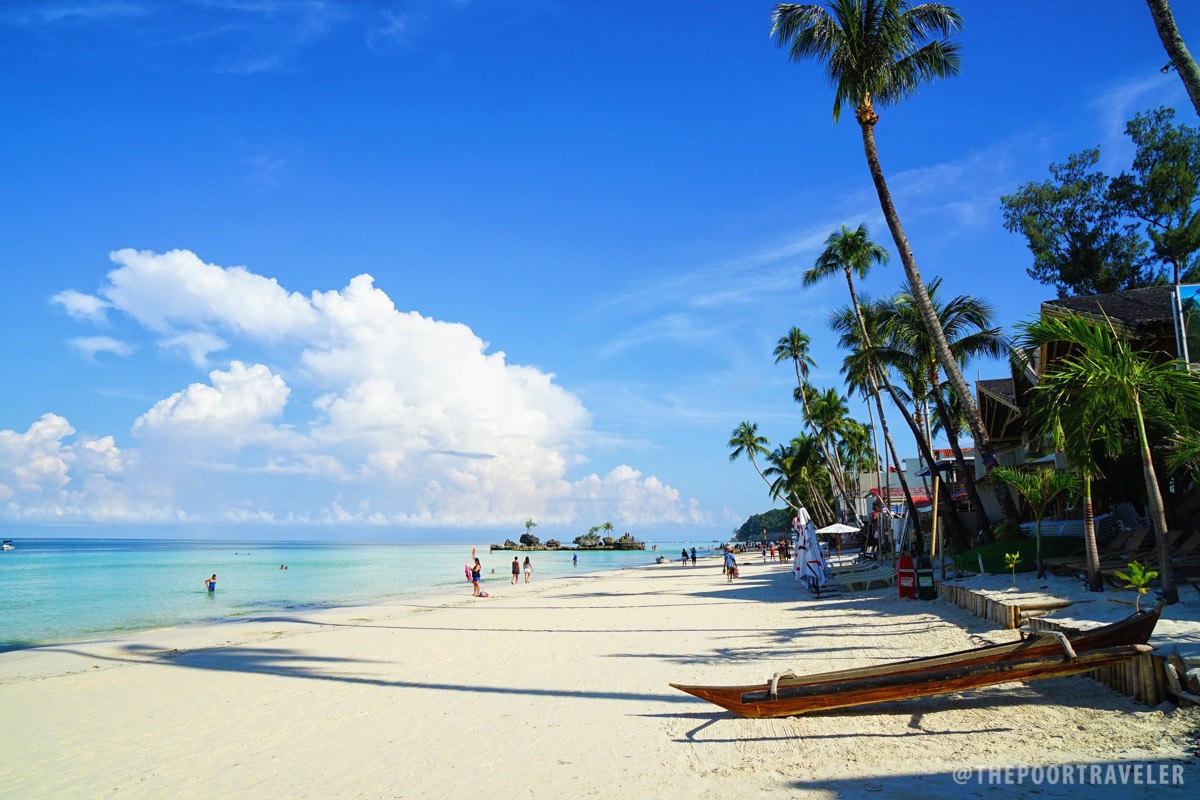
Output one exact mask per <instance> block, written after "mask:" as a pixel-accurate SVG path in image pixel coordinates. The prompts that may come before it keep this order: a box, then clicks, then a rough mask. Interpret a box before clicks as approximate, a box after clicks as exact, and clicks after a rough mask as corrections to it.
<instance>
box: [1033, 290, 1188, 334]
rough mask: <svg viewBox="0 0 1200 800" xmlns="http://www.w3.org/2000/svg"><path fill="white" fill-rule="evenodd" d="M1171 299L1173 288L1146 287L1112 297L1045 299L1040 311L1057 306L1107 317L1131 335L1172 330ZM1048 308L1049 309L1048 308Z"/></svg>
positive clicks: (1097, 295) (1101, 295)
mask: <svg viewBox="0 0 1200 800" xmlns="http://www.w3.org/2000/svg"><path fill="white" fill-rule="evenodd" d="M1174 296H1175V287H1174V286H1146V287H1144V288H1141V289H1128V290H1126V291H1124V292H1113V293H1111V294H1092V295H1084V296H1081V297H1062V298H1059V299H1057V300H1047V301H1046V302H1045V303H1042V308H1043V310H1050V311H1051V312H1053V307H1057V308H1061V309H1064V310H1067V311H1074V312H1075V313H1077V314H1089V315H1094V316H1097V317H1103V316H1107V317H1108V318H1109V319H1111V320H1113V321H1114V322H1119V323H1121V324H1123V325H1124V326H1125V327H1126V328H1128V329H1129V330H1130V331H1131V332H1135V333H1137V332H1146V333H1157V332H1159V331H1160V330H1161V329H1163V328H1164V327H1165V328H1172V327H1173V326H1174V324H1175V322H1174V316H1173V315H1172V308H1173V306H1174ZM1047 306H1050V307H1052V308H1051V309H1047V308H1046V307H1047Z"/></svg>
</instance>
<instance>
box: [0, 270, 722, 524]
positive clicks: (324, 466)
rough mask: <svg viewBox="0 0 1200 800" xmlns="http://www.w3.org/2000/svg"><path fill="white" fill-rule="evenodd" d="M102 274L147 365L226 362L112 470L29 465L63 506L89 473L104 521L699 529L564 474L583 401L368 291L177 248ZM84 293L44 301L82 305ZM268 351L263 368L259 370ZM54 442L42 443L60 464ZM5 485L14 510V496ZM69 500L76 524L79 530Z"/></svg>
mask: <svg viewBox="0 0 1200 800" xmlns="http://www.w3.org/2000/svg"><path fill="white" fill-rule="evenodd" d="M111 258H112V260H113V262H114V264H115V267H114V269H113V270H112V271H110V272H109V273H108V276H107V281H106V282H105V283H104V284H103V285H102V286H100V287H99V289H98V290H97V291H96V293H95V296H96V297H99V298H102V302H103V304H104V307H105V308H106V310H107V311H108V313H109V314H114V315H115V314H120V315H124V316H125V317H127V318H128V319H130V320H132V321H134V322H136V323H137V324H138V325H140V326H141V327H142V329H143V330H144V332H145V334H146V335H147V336H149V337H151V338H152V339H154V340H155V341H156V342H157V344H158V345H159V350H158V351H157V352H158V353H159V354H160V356H167V357H169V356H170V354H171V353H176V354H182V355H183V356H184V357H185V358H186V359H187V361H188V362H190V363H191V364H193V365H195V366H198V367H203V366H205V365H206V364H207V362H208V361H209V360H210V359H212V358H213V357H214V355H215V354H217V353H221V354H228V356H229V357H230V360H229V361H228V363H227V364H226V365H224V366H219V367H218V368H215V369H211V370H210V371H209V372H208V374H207V379H206V380H197V381H196V382H193V383H192V384H191V385H189V386H187V387H185V388H182V389H180V390H178V391H176V392H174V393H173V394H171V395H170V396H168V397H165V398H163V399H162V400H159V401H158V402H156V403H154V404H153V405H152V406H151V407H150V408H148V409H146V410H144V411H143V412H142V413H141V414H140V416H137V417H136V419H135V420H134V421H133V423H132V426H131V428H132V431H131V432H132V433H133V434H135V436H136V439H135V440H134V444H133V446H132V447H131V448H129V447H127V448H126V452H124V453H122V454H121V458H120V459H119V463H118V462H114V461H112V459H113V458H115V457H116V456H115V454H117V453H119V452H120V451H117V450H116V448H115V445H114V443H113V441H112V440H111V439H97V440H93V441H92V443H91V444H90V445H88V446H86V447H83V450H86V458H85V457H84V454H83V453H82V452H81V450H80V446H78V445H72V447H73V448H74V449H72V450H71V451H70V452H71V457H70V458H66V457H65V456H62V454H61V453H60V460H59V461H56V462H50V463H47V464H46V465H44V466H43V467H42V468H41V469H42V470H43V472H42V473H39V474H41V475H43V477H42V478H41V479H39V481H37V484H38V485H39V486H40V485H43V484H44V483H45V482H46V481H47V480H48V476H51V475H53V476H57V480H59V481H60V482H62V488H63V489H64V490H68V491H70V490H75V489H78V490H79V491H80V492H84V488H85V487H87V486H88V485H89V484H88V481H89V476H99V478H96V479H95V480H93V481H92V483H91V484H90V485H91V487H92V490H93V492H94V493H95V495H96V496H101V495H103V498H104V500H105V502H106V503H107V506H106V508H107V510H106V511H105V512H104V513H105V514H107V515H108V518H116V517H117V516H119V515H120V514H136V513H139V510H140V513H144V514H146V515H147V517H148V518H156V519H177V520H202V519H207V520H213V521H241V522H245V523H247V524H249V523H257V524H291V525H303V524H318V525H453V526H475V525H497V524H512V523H516V522H520V521H523V520H525V519H527V518H529V517H530V516H534V517H535V518H537V519H539V521H542V522H543V523H546V524H553V523H559V524H563V525H569V524H573V523H579V522H586V523H588V524H594V521H595V520H597V519H611V520H612V521H613V522H614V524H617V525H618V526H622V529H625V528H631V529H635V530H636V528H637V526H638V525H639V524H640V525H646V524H651V523H654V524H675V523H678V524H694V523H703V522H707V521H708V515H707V514H706V512H704V511H703V509H701V508H700V507H699V505H698V504H697V503H696V502H695V501H693V500H686V499H684V498H683V497H681V496H680V493H679V492H678V491H677V490H676V489H674V488H672V487H671V486H669V485H667V484H665V483H664V482H663V481H662V480H660V479H659V478H657V477H654V476H646V475H643V474H642V473H641V472H639V471H638V470H637V469H635V468H633V467H631V466H624V465H623V466H620V467H617V468H616V469H613V470H611V471H610V472H609V473H608V474H606V475H603V476H600V475H589V476H584V477H573V476H572V475H571V474H570V472H571V470H572V468H577V465H579V464H581V463H586V461H587V454H586V453H585V451H584V448H585V446H586V444H587V443H588V442H589V441H591V440H593V439H594V434H593V432H592V431H591V422H592V420H591V415H590V413H589V412H588V410H587V409H586V408H585V407H584V406H583V404H582V403H581V402H580V400H579V398H578V397H576V396H575V395H574V394H572V393H571V392H569V391H568V390H566V389H565V388H564V387H563V386H562V385H560V384H559V383H558V382H557V381H556V379H555V376H554V375H553V374H551V373H548V372H545V371H542V370H539V369H535V368H533V367H528V366H524V365H520V364H513V363H511V362H510V361H509V360H508V358H507V357H506V355H505V354H504V353H503V352H500V351H495V350H492V349H491V347H490V345H489V343H487V342H485V341H483V340H482V339H481V338H479V337H478V336H477V335H476V334H475V333H474V332H473V331H472V330H471V329H470V327H468V326H467V325H464V324H462V323H458V322H447V321H442V320H436V319H432V318H430V317H427V316H424V315H422V314H420V313H418V312H417V311H406V310H401V309H398V308H396V306H395V304H394V303H393V302H392V299H391V298H390V297H389V296H388V295H387V294H386V293H385V292H383V291H382V290H381V289H379V288H378V287H377V286H375V283H374V280H373V279H372V277H371V276H370V275H366V274H362V275H358V276H357V277H354V278H352V279H351V280H350V281H349V282H348V283H347V285H346V286H345V287H343V288H342V289H338V290H317V291H312V292H311V293H310V294H308V295H305V294H302V293H299V292H295V291H289V290H287V289H285V288H284V287H282V286H281V285H280V284H279V282H278V281H276V280H275V279H272V278H268V277H264V276H262V275H257V274H255V273H253V272H251V271H249V270H248V269H246V268H244V267H223V266H219V265H216V264H210V263H206V262H204V261H203V260H201V259H200V258H199V257H197V256H196V255H195V254H194V253H191V252H189V251H186V250H172V251H169V252H165V253H154V252H148V251H138V250H131V249H126V250H118V251H116V252H114V253H112V254H111ZM83 296H85V295H83V294H82V293H80V292H73V293H70V292H63V293H60V295H58V297H69V298H72V299H71V300H69V301H68V300H60V301H58V302H60V304H62V305H63V306H64V307H67V304H68V302H71V303H74V305H75V307H79V308H84V307H86V304H85V303H83V302H82V301H79V300H78V297H83ZM81 318H86V315H83V316H82V317H81ZM264 351H266V352H269V353H271V358H272V363H271V365H270V366H268V365H266V364H263V363H255V360H257V359H259V358H261V353H262V352H264ZM138 352H139V353H143V354H147V355H146V357H151V356H153V354H154V353H155V352H156V351H155V350H154V349H153V348H150V349H144V348H143V349H139V351H138ZM251 354H254V355H251ZM56 419H59V420H61V422H62V424H63V425H66V420H62V419H61V418H56ZM68 427H69V426H68ZM5 433H7V434H9V435H10V436H11V435H13V432H11V431H9V432H5ZM118 434H119V432H118ZM67 437H68V434H67V432H66V430H65V429H62V430H60V431H58V435H57V436H56V437H52V439H54V440H56V441H58V442H59V446H60V448H62V447H66V445H63V444H62V442H63V441H65V440H66V439H67ZM119 438H120V437H119V435H118V440H119ZM54 452H55V450H54V448H49V449H48V450H47V455H49V456H53V454H54ZM30 455H31V456H32V455H33V453H32V451H31V452H30ZM106 459H107V460H106ZM18 460H19V459H18ZM29 468H32V467H29ZM14 474H15V473H14ZM4 486H5V487H7V489H4V488H2V487H0V492H2V491H8V492H9V493H11V494H12V495H13V497H10V498H9V499H8V501H7V502H9V503H10V504H12V503H14V502H19V501H20V495H21V491H22V490H21V488H20V486H19V485H18V484H17V483H15V482H14V483H11V485H10V483H9V482H5V483H4ZM83 497H84V495H83V494H80V495H79V496H78V497H77V498H76V499H77V500H80V502H79V503H76V504H75V505H73V506H70V508H71V509H74V510H73V511H71V512H70V513H78V514H80V515H81V516H84V517H86V516H87V511H86V507H85V505H84V504H83V503H82V500H81V499H80V498H83ZM122 500H123V501H124V502H123V504H121V503H120V502H119V501H122Z"/></svg>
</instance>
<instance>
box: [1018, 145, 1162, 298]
mask: <svg viewBox="0 0 1200 800" xmlns="http://www.w3.org/2000/svg"><path fill="white" fill-rule="evenodd" d="M1099 159H1100V150H1099V148H1092V149H1090V150H1084V151H1083V152H1081V153H1076V154H1074V155H1072V156H1069V157H1068V158H1067V160H1066V161H1065V162H1064V163H1062V164H1051V165H1050V177H1051V180H1049V181H1043V182H1041V183H1038V182H1031V183H1026V184H1023V185H1022V186H1021V187H1020V188H1018V189H1017V191H1016V192H1015V193H1014V194H1011V195H1005V196H1003V197H1001V198H1000V205H1001V207H1002V208H1003V210H1004V227H1005V228H1006V229H1007V230H1008V231H1010V232H1012V233H1020V234H1021V235H1023V236H1024V237H1025V240H1026V242H1028V244H1029V250H1030V251H1031V252H1032V253H1033V266H1031V267H1029V268H1028V269H1027V270H1026V271H1027V272H1028V273H1029V276H1030V277H1031V278H1033V279H1034V280H1036V281H1040V282H1041V283H1045V284H1049V285H1052V286H1054V287H1056V288H1057V289H1058V296H1059V297H1066V296H1067V295H1070V294H1107V293H1109V292H1119V291H1123V290H1125V289H1136V288H1138V287H1139V286H1147V285H1149V284H1150V283H1152V282H1153V281H1154V279H1155V278H1156V277H1157V274H1156V273H1155V272H1154V271H1153V270H1151V269H1148V268H1147V261H1146V243H1145V241H1144V240H1143V239H1142V237H1141V236H1140V234H1139V233H1138V226H1137V225H1136V224H1135V223H1133V222H1131V221H1130V220H1128V219H1127V218H1126V217H1125V213H1124V210H1123V209H1122V208H1121V207H1120V206H1118V205H1117V204H1116V203H1114V202H1113V201H1112V198H1111V197H1110V196H1109V189H1110V186H1111V183H1112V181H1111V180H1110V179H1109V177H1108V176H1106V175H1105V174H1104V173H1102V172H1100V171H1098V170H1096V169H1094V168H1095V166H1096V163H1097V162H1098V161H1099Z"/></svg>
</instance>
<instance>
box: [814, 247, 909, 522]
mask: <svg viewBox="0 0 1200 800" xmlns="http://www.w3.org/2000/svg"><path fill="white" fill-rule="evenodd" d="M887 261H888V254H887V250H885V249H884V248H883V247H882V246H881V245H878V244H876V243H875V242H874V241H872V240H871V237H870V234H869V233H868V231H867V226H866V225H859V226H858V227H857V228H855V229H854V230H851V229H850V228H849V227H848V226H846V225H843V226H842V227H841V229H840V230H838V231H835V232H833V233H831V234H830V235H829V236H828V237H827V238H826V239H825V249H824V250H822V251H821V254H820V255H818V256H817V260H816V263H815V264H813V266H812V268H811V269H809V270H808V271H807V272H805V273H804V285H805V286H812V285H814V284H816V283H818V282H820V281H822V280H824V279H825V278H828V277H829V276H831V275H842V276H844V277H845V278H846V288H847V289H848V290H849V292H850V304H851V305H852V306H853V308H854V316H855V319H856V320H857V322H858V327H859V331H858V333H859V335H860V337H861V339H860V341H861V342H862V344H863V345H864V346H865V347H867V348H868V349H869V348H870V347H871V337H870V334H869V332H868V331H867V328H866V324H865V323H864V321H863V316H862V307H861V306H860V304H859V302H858V293H857V292H856V291H855V290H854V278H855V276H857V277H858V279H859V280H862V279H864V278H866V276H867V273H868V272H870V271H871V267H872V266H874V265H877V264H878V265H882V264H886V263H887ZM864 374H865V377H866V378H867V384H868V386H870V388H871V392H872V393H873V394H874V395H875V400H876V403H877V404H879V402H880V401H879V385H878V381H877V380H876V378H877V372H876V371H875V370H870V369H869V370H866V371H865V373H864ZM879 418H880V420H886V417H885V416H884V414H883V407H882V405H880V407H879ZM885 424H886V423H885ZM842 488H843V490H844V489H845V486H844V485H843V487H842ZM851 507H853V506H851Z"/></svg>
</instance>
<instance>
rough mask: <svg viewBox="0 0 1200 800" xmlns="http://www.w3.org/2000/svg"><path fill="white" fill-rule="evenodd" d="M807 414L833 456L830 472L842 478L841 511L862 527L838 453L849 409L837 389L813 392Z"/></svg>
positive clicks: (819, 437) (809, 399) (848, 419)
mask: <svg viewBox="0 0 1200 800" xmlns="http://www.w3.org/2000/svg"><path fill="white" fill-rule="evenodd" d="M808 408H809V412H810V413H811V414H812V416H813V422H814V423H815V424H816V426H817V430H818V439H819V440H821V441H822V442H823V443H824V447H825V449H826V450H827V451H828V452H829V453H831V454H832V455H833V462H832V464H831V465H830V472H831V473H834V474H837V475H841V476H842V485H841V487H840V488H841V490H842V503H843V510H844V512H845V513H846V514H848V515H849V519H850V520H851V521H852V522H853V524H854V525H855V526H857V527H860V528H861V527H862V522H861V520H859V518H858V511H857V507H856V504H855V502H854V498H853V497H851V495H850V493H849V491H847V485H846V478H845V476H846V470H845V469H844V468H843V465H842V457H841V453H840V452H839V451H838V446H837V442H838V439H839V438H840V437H841V436H842V434H843V433H844V432H845V430H846V424H847V422H848V421H850V418H849V413H850V411H849V408H848V407H847V405H846V398H845V397H842V396H841V395H840V394H838V391H837V389H826V390H825V391H823V392H820V391H815V390H814V391H813V393H812V396H811V397H809V398H808Z"/></svg>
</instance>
